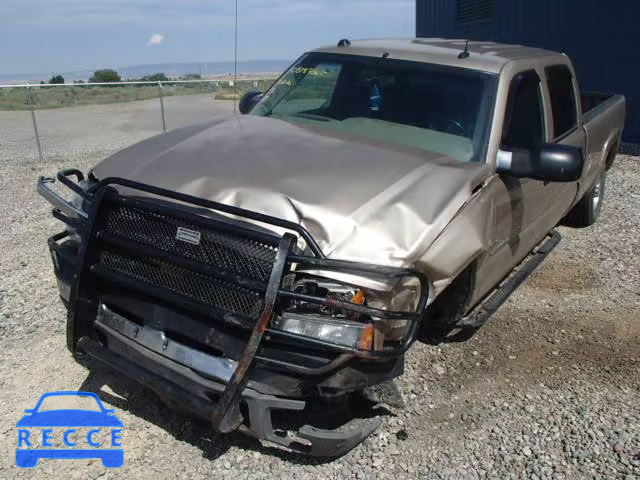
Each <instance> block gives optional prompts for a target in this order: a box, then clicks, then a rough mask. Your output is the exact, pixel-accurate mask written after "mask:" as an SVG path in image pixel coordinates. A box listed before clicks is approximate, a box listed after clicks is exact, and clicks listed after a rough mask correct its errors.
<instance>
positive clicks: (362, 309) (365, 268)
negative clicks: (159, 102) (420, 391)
mask: <svg viewBox="0 0 640 480" xmlns="http://www.w3.org/2000/svg"><path fill="white" fill-rule="evenodd" d="M70 177H75V178H76V179H77V180H78V181H81V180H83V179H84V176H83V174H82V172H80V171H79V170H76V169H68V170H62V171H60V172H59V173H58V175H57V180H58V181H59V182H60V183H62V184H63V185H65V186H66V187H68V188H69V189H71V190H72V191H73V192H74V193H75V194H77V195H79V196H81V197H82V198H83V199H85V200H87V201H88V202H90V208H89V212H88V213H89V215H88V217H87V216H74V215H73V213H75V212H74V210H71V209H69V208H68V202H66V203H65V205H67V207H65V206H63V205H60V202H61V201H62V198H61V197H60V196H59V195H58V198H59V199H60V200H59V201H53V200H52V199H51V197H52V195H51V193H50V192H52V191H53V190H52V189H51V185H52V184H53V183H54V180H53V179H51V178H41V179H40V181H39V182H38V191H39V192H40V193H41V194H42V195H43V196H44V197H45V198H47V200H49V201H50V202H51V203H52V204H54V206H55V207H56V208H54V211H53V215H54V217H56V218H57V219H59V220H61V221H63V222H64V223H67V224H69V225H70V226H72V227H73V228H74V229H82V230H84V231H88V232H89V233H91V232H93V229H94V222H95V220H96V217H97V215H96V214H97V211H98V209H99V207H100V204H101V202H102V200H103V198H104V197H105V195H109V196H110V197H111V198H115V199H116V200H117V201H120V202H126V203H128V204H131V205H134V206H141V207H143V208H150V209H151V208H153V209H158V210H160V211H167V210H170V207H167V206H166V205H164V206H163V205H161V204H158V203H156V202H153V201H149V200H143V199H139V198H133V197H130V196H123V195H120V194H119V193H118V192H117V191H116V190H115V189H113V188H109V187H112V186H116V185H119V186H122V187H126V188H127V189H132V190H137V191H141V192H146V193H148V194H152V195H154V196H156V197H160V199H171V200H174V201H178V202H180V204H186V206H191V207H193V206H197V207H202V208H206V209H208V210H213V211H215V212H221V213H225V214H228V215H233V216H235V217H239V218H243V219H248V220H252V221H253V222H258V223H261V224H264V225H271V226H275V227H279V228H282V229H285V230H288V231H290V232H293V233H296V234H298V235H299V236H300V237H301V238H302V239H303V240H304V242H305V244H306V245H307V247H308V250H309V252H310V254H305V253H301V252H299V251H297V249H296V248H295V244H296V241H295V240H297V239H296V238H295V237H294V239H293V243H292V245H291V247H290V248H289V249H288V251H287V255H286V259H285V266H284V267H283V273H282V275H280V276H279V277H278V278H276V279H274V278H271V279H270V281H269V282H268V284H260V283H259V282H255V281H252V280H251V279H243V278H239V277H234V278H233V279H231V278H227V280H229V281H233V282H234V283H236V284H237V285H240V286H242V285H245V286H250V287H253V288H256V289H259V290H262V291H264V292H265V293H266V292H267V291H268V289H269V288H272V289H276V292H277V294H276V298H275V300H274V305H275V304H277V301H278V299H280V298H289V299H293V300H301V301H304V302H308V303H314V304H317V305H324V306H330V307H333V308H339V309H343V310H347V311H351V312H355V313H358V314H362V315H369V316H371V317H373V318H376V319H381V320H400V319H405V320H409V321H410V322H411V326H410V328H409V331H408V333H407V335H406V336H405V339H404V341H403V342H402V343H401V344H399V345H396V346H394V347H393V348H388V349H385V350H383V351H377V352H370V351H363V350H357V349H353V348H350V347H346V346H340V345H336V344H333V343H330V342H325V341H322V340H317V339H312V338H309V337H304V336H301V335H298V334H294V333H289V332H284V331H279V330H275V329H270V328H267V329H266V333H268V335H269V336H270V337H272V338H274V339H283V340H287V339H288V340H295V341H296V342H297V343H299V344H300V343H301V344H305V343H306V344H308V345H309V346H315V347H325V348H328V349H331V350H335V351H338V352H341V353H349V354H352V355H354V356H357V357H360V358H368V359H376V358H385V357H393V356H398V355H400V354H402V353H404V352H405V351H406V350H407V349H408V348H409V347H410V345H411V344H412V343H413V341H414V340H415V336H416V333H417V329H418V327H419V322H420V320H421V319H422V317H423V314H424V311H425V309H426V304H427V296H428V281H427V278H426V276H425V275H424V274H423V273H422V272H420V271H418V270H415V269H411V268H398V267H388V266H382V265H370V264H365V263H359V262H351V261H345V260H333V259H328V258H326V257H325V255H324V254H323V252H322V250H321V249H320V247H319V245H318V243H317V242H316V241H315V239H314V238H313V237H312V236H311V234H310V233H309V231H308V230H306V229H305V228H304V227H303V226H301V225H299V224H297V223H294V222H290V221H287V220H283V219H281V218H277V217H273V216H270V215H265V214H262V213H258V212H253V211H249V210H245V209H242V208H239V207H234V206H230V205H225V204H222V203H218V202H214V201H211V200H206V199H202V198H198V197H193V196H190V195H186V194H183V193H179V192H173V191H170V190H166V189H163V188H160V187H155V186H152V185H146V184H143V183H139V182H135V181H132V180H127V179H123V178H117V177H109V178H105V179H103V180H101V181H99V182H97V183H95V184H93V185H92V186H91V187H90V188H89V189H88V190H86V191H85V190H83V189H82V187H80V185H78V183H77V182H75V181H73V180H72V179H71V178H70ZM56 195H57V194H56ZM174 205H175V204H174ZM176 206H177V205H176ZM74 208H75V207H74ZM69 212H71V215H70V214H69ZM171 214H172V215H175V216H177V217H182V218H185V219H189V220H191V221H195V222H199V223H203V224H207V223H210V224H214V225H215V226H216V228H225V229H227V230H229V231H231V232H237V233H239V234H242V235H250V236H252V237H262V238H267V237H270V241H272V242H273V241H274V238H275V239H276V242H278V241H279V239H280V237H278V236H269V235H267V234H265V233H261V232H259V231H257V230H256V229H255V228H254V226H253V225H252V224H249V223H247V224H246V226H244V225H242V222H237V223H236V222H234V223H224V224H223V223H222V222H220V221H217V220H215V219H211V218H206V217H203V216H200V215H195V214H193V213H189V212H187V211H184V210H179V209H175V210H171ZM98 237H100V238H98V239H97V240H99V241H101V242H105V243H110V244H112V245H114V246H116V247H119V248H134V247H135V249H136V251H137V252H139V253H141V254H144V255H149V256H158V257H160V258H164V259H166V260H168V261H173V262H176V263H178V264H179V265H181V266H183V267H185V268H189V269H193V270H194V271H201V272H202V273H205V274H213V273H215V274H217V275H218V276H220V275H223V276H224V272H213V271H212V269H211V268H210V267H208V266H206V265H203V264H201V263H198V262H195V261H193V260H189V259H184V258H180V259H178V258H176V257H175V256H172V255H171V254H168V253H166V252H163V251H160V250H159V249H155V248H153V247H149V246H145V245H135V246H134V245H131V244H130V243H129V244H127V242H126V241H123V240H121V239H116V238H110V237H109V235H106V234H104V233H101V234H100V235H98ZM283 238H284V237H283ZM279 249H281V245H280V246H279ZM292 265H296V266H298V267H305V268H309V267H311V268H313V269H316V270H322V271H326V272H337V273H343V274H350V275H356V276H363V277H369V278H374V279H386V280H389V279H402V278H411V277H412V278H415V279H417V280H418V281H419V283H420V298H419V301H418V302H417V307H416V309H415V311H392V310H383V309H378V308H374V307H369V306H365V305H359V304H355V303H351V302H344V301H338V300H336V299H334V298H330V297H329V298H326V297H318V296H312V295H306V294H302V293H297V292H292V291H289V290H284V289H282V288H281V284H282V279H283V277H284V275H286V274H287V273H289V272H290V271H291V270H289V269H288V268H290V267H291V266H292ZM95 270H96V273H99V274H104V272H100V271H99V269H95ZM105 275H106V274H105ZM114 279H115V276H114ZM119 280H120V281H123V280H124V279H122V278H120V279H119ZM243 282H246V283H244V284H243ZM274 282H275V284H274ZM164 294H165V293H164V292H163V295H164ZM169 297H171V294H169ZM181 300H182V299H181ZM187 304H189V302H188V301H187ZM201 311H202V310H201ZM231 318H232V320H234V321H235V323H236V324H237V326H240V327H242V328H245V329H251V328H253V322H249V321H248V319H246V318H245V319H240V318H235V319H234V318H233V317H231ZM267 361H269V360H267Z"/></svg>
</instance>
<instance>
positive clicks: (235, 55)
mask: <svg viewBox="0 0 640 480" xmlns="http://www.w3.org/2000/svg"><path fill="white" fill-rule="evenodd" d="M235 21H236V26H235V33H234V35H235V38H234V42H233V114H234V115H235V114H236V112H237V110H238V0H236V14H235Z"/></svg>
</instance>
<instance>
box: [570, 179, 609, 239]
mask: <svg viewBox="0 0 640 480" xmlns="http://www.w3.org/2000/svg"><path fill="white" fill-rule="evenodd" d="M606 179H607V173H606V172H605V171H604V170H603V171H602V172H600V175H598V177H597V178H596V181H595V183H594V184H593V186H592V187H591V188H590V189H589V191H588V192H587V193H585V194H584V197H582V199H580V201H579V202H578V203H577V204H576V205H575V206H574V207H573V208H572V209H571V211H570V212H569V213H568V214H567V216H566V217H565V219H564V223H565V224H566V225H568V226H570V227H576V228H584V227H588V226H590V225H593V224H594V223H595V221H596V220H597V219H598V217H599V216H600V210H601V209H602V204H603V202H604V193H605V185H606Z"/></svg>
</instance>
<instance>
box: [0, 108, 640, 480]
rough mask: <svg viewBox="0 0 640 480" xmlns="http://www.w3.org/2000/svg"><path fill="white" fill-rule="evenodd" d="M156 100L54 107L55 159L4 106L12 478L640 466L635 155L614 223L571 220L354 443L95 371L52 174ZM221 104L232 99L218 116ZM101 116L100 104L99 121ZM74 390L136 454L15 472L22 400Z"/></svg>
mask: <svg viewBox="0 0 640 480" xmlns="http://www.w3.org/2000/svg"><path fill="white" fill-rule="evenodd" d="M170 100H176V99H170ZM153 107H154V105H151V104H149V103H148V102H140V104H127V105H126V106H123V105H120V106H109V107H81V108H75V109H69V111H65V112H63V111H50V112H43V113H42V116H43V117H44V116H45V115H44V114H45V113H46V114H47V115H50V117H49V118H48V122H49V123H48V125H49V126H50V127H49V131H48V133H47V135H48V142H47V148H48V149H49V152H50V153H51V155H50V160H49V161H48V162H47V163H46V164H44V165H43V164H39V163H36V162H34V161H32V160H30V159H32V158H33V150H32V148H33V147H32V145H31V144H26V145H25V143H24V141H22V142H21V141H19V134H20V132H19V131H18V130H17V129H16V127H14V126H13V125H14V122H13V120H12V118H11V115H13V114H5V113H2V114H0V135H2V137H0V191H1V192H2V201H1V202H0V218H1V220H0V222H1V223H0V224H1V225H2V230H3V233H4V234H3V235H2V236H0V251H1V252H2V253H1V254H0V255H1V256H0V278H2V282H1V283H0V351H2V352H3V356H2V362H1V363H0V368H1V369H2V380H0V381H1V382H2V384H1V387H2V388H1V389H0V402H1V403H2V405H3V407H4V408H3V409H2V413H0V416H1V417H2V421H1V422H0V426H1V427H2V432H1V433H2V437H1V441H0V445H1V447H2V448H1V452H2V453H1V454H0V477H2V478H7V477H19V478H31V477H44V476H50V475H51V474H55V475H56V476H57V477H62V476H65V477H69V478H97V477H104V478H115V477H123V476H124V477H143V478H155V479H159V478H176V477H187V478H216V476H221V477H223V478H245V477H248V478H256V479H257V478H265V479H267V478H273V477H276V478H290V477H293V476H295V477H296V478H298V479H304V478H315V477H321V478H395V479H397V478H416V477H421V478H429V479H431V478H465V479H467V478H468V479H476V478H498V479H506V478H531V479H535V478H569V479H573V478H602V479H609V478H625V479H627V478H628V479H631V478H640V393H639V392H640V374H639V368H640V260H639V259H638V254H639V253H640V239H639V238H640V235H639V234H640V163H639V162H640V158H638V157H628V156H623V155H619V156H618V159H617V161H616V163H615V167H614V169H613V170H612V171H611V172H610V176H609V181H608V191H607V200H606V203H605V206H604V209H603V212H602V217H601V220H600V222H599V223H598V224H597V225H595V226H594V227H592V228H590V229H586V230H571V229H566V228H561V229H560V232H561V234H562V235H563V237H564V239H563V241H562V242H561V244H560V246H559V247H558V248H557V249H556V251H555V252H554V253H553V254H552V256H551V257H550V258H549V259H548V260H547V262H545V264H543V266H542V267H541V269H540V270H539V271H538V272H537V273H536V274H535V275H534V276H533V277H532V278H531V279H529V281H527V282H526V284H525V285H524V286H523V287H522V288H521V289H520V290H519V291H518V292H517V293H516V294H515V295H514V296H513V297H512V298H511V299H510V300H509V302H508V303H507V304H506V305H505V306H504V307H503V308H502V309H501V310H500V312H499V313H498V314H497V315H496V316H495V317H494V318H493V319H492V321H491V322H490V323H489V324H488V325H486V326H485V328H483V329H482V330H481V331H480V332H479V333H478V334H477V335H476V336H475V337H474V338H473V339H471V340H470V341H468V342H466V343H458V344H447V345H442V346H440V347H433V346H426V345H422V344H416V345H415V346H414V347H413V348H412V350H411V351H410V353H409V355H408V362H407V369H406V373H405V375H404V376H403V377H402V378H401V379H400V380H399V382H398V383H399V386H400V388H401V390H402V392H403V395H404V396H405V399H406V400H407V403H408V405H409V406H408V407H407V408H406V409H405V410H402V411H397V412H394V414H393V415H390V416H389V417H388V418H387V420H386V422H385V424H384V427H383V428H382V429H380V430H379V431H378V432H377V433H376V434H375V435H373V436H372V437H370V438H369V439H367V440H366V441H365V443H364V444H363V445H361V446H360V447H358V448H356V449H355V450H354V451H352V452H351V453H350V454H348V455H346V456H345V457H343V458H341V459H338V460H334V461H332V462H322V461H318V460H314V459H309V458H305V457H301V456H297V455H291V454H287V453H282V452H279V451H277V450H274V449H271V448H268V447H265V446H262V445H260V444H259V443H258V442H256V441H254V440H251V439H248V438H245V437H243V436H241V435H239V434H233V435H229V436H214V435H213V434H211V433H210V431H209V428H208V425H206V424H204V423H199V422H197V421H194V420H192V419H190V418H188V417H185V416H182V415H179V414H176V413H174V412H172V411H170V410H169V409H168V408H167V407H165V406H164V404H162V403H161V402H160V401H159V400H158V399H156V398H155V396H154V395H153V394H151V393H149V392H148V391H146V390H144V389H143V388H141V387H139V386H137V385H136V384H135V383H133V382H130V381H127V380H126V379H124V378H122V377H120V376H117V375H114V374H113V373H112V372H110V371H108V370H106V369H100V368H98V369H97V370H96V371H95V372H93V373H91V374H89V372H88V371H87V370H86V369H85V368H83V367H81V366H80V365H78V364H76V363H74V361H73V360H72V359H71V357H70V356H69V354H68V353H67V350H66V347H65V340H64V329H65V312H64V309H63V307H62V306H61V304H60V303H59V302H58V301H57V290H56V287H55V284H54V278H53V273H52V271H51V267H50V259H49V256H48V252H47V249H46V238H47V237H48V236H49V235H51V234H53V233H55V232H57V231H58V230H59V229H60V227H59V225H58V222H56V221H55V220H53V219H52V218H51V217H50V216H49V211H50V208H49V207H48V205H47V204H45V202H44V201H43V200H42V199H40V198H39V197H38V196H37V195H36V193H35V189H34V186H35V181H36V179H37V177H38V176H39V175H42V174H52V173H54V172H55V171H57V170H58V169H59V168H62V167H65V166H81V167H88V166H90V165H91V164H93V163H95V162H96V161H97V160H99V158H100V157H101V156H102V155H103V154H105V153H107V152H110V151H113V150H114V149H115V148H119V147H120V146H124V145H126V144H128V143H131V142H132V141H134V140H136V139H139V138H144V137H145V136H148V135H149V134H151V133H152V132H153V130H154V128H155V127H150V126H146V127H145V126H144V122H141V124H140V126H141V127H142V128H135V129H132V128H130V127H127V125H133V124H131V123H126V122H124V123H123V122H122V121H120V120H118V118H119V117H117V115H118V114H119V113H122V112H123V111H125V112H128V114H127V115H129V117H127V118H129V119H130V118H134V117H135V115H143V113H144V112H145V109H149V108H153ZM218 107H219V108H228V107H229V105H228V104H219V102H216V104H215V105H214V106H213V108H211V106H207V110H204V112H206V114H208V113H209V112H210V111H212V110H215V109H216V108H218ZM110 108H111V109H113V110H112V111H109V109H110ZM194 108H195V107H194ZM197 108H200V107H197ZM209 109H211V110H209ZM105 110H106V113H105ZM185 111H186V110H185ZM198 112H199V113H198V115H200V114H202V113H203V110H202V109H200V110H198ZM55 114H58V115H59V116H60V115H62V116H63V117H62V118H63V120H62V119H61V117H55ZM65 115H66V116H65ZM87 116H88V117H91V118H92V119H94V120H95V117H96V116H99V118H100V119H101V120H99V126H100V128H99V131H97V132H95V130H94V128H95V126H96V125H97V124H96V123H95V121H86V120H87ZM196 116H197V115H196V114H194V115H193V117H196ZM185 118H191V117H190V115H188V114H187V115H186V116H185ZM128 121H129V120H127V122H128ZM151 121H152V120H150V121H149V122H151ZM74 122H75V123H74ZM134 123H135V125H136V126H138V123H137V122H134ZM7 132H8V133H7ZM9 134H10V135H9ZM22 134H24V132H22ZM9 137H10V138H11V139H12V140H11V141H10V142H9V141H8V140H7V139H8V138H9ZM66 147H69V148H66ZM74 389H85V390H86V389H88V390H93V391H95V392H98V393H99V395H100V396H101V398H102V399H103V401H104V402H105V403H107V404H109V405H111V406H112V407H113V408H115V409H116V414H117V416H118V417H119V418H120V419H121V420H122V421H123V423H124V425H125V427H124V429H123V446H124V449H125V464H124V466H123V467H122V468H121V469H120V470H115V471H114V470H107V469H105V468H103V467H102V465H101V464H100V462H99V461H98V460H91V461H81V460H73V461H64V462H63V461H59V460H57V461H56V460H42V461H40V463H39V464H38V466H37V467H36V468H35V469H34V470H20V469H18V468H16V467H15V465H14V464H13V456H14V454H13V450H14V449H15V446H16V435H17V433H16V428H15V422H16V421H17V420H18V419H19V418H20V417H21V415H22V410H23V409H24V408H31V407H32V406H33V404H34V402H35V400H36V399H37V398H38V397H39V396H40V394H41V393H43V392H46V391H51V390H74Z"/></svg>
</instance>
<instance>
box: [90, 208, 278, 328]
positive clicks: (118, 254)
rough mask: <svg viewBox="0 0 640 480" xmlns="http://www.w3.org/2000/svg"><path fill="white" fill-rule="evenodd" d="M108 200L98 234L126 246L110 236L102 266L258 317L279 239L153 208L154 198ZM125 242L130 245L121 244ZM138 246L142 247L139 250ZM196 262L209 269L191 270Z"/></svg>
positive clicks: (211, 304)
mask: <svg viewBox="0 0 640 480" xmlns="http://www.w3.org/2000/svg"><path fill="white" fill-rule="evenodd" d="M119 198H121V197H119ZM105 203H107V204H108V205H107V206H106V207H104V208H105V209H103V210H102V211H103V212H104V213H103V221H102V222H101V227H99V228H98V230H99V231H98V238H100V237H101V233H103V234H106V235H102V238H106V239H109V238H111V239H115V240H116V241H120V242H121V244H120V245H115V244H111V243H110V241H109V240H106V245H104V246H103V247H102V249H101V251H100V252H99V253H98V255H97V260H98V268H99V270H102V271H107V272H114V273H116V274H119V275H120V276H125V277H127V278H129V279H131V280H134V281H135V282H141V283H142V284H144V285H147V286H149V287H153V288H155V289H158V288H160V289H164V290H167V291H169V292H171V293H172V294H174V295H179V296H182V297H185V298H186V299H188V300H191V301H194V302H197V303H199V304H203V305H205V306H207V307H214V308H215V309H217V310H221V311H222V313H223V314H225V313H232V314H236V315H241V316H243V317H245V318H250V319H256V318H258V316H259V315H260V313H261V311H262V309H263V307H264V289H262V288H252V287H253V286H256V285H258V286H260V285H263V286H264V288H266V285H267V283H268V281H269V277H270V275H271V270H272V268H273V263H274V261H275V256H276V251H277V245H278V238H277V237H275V236H274V237H271V236H270V235H263V234H259V233H257V232H253V231H252V230H249V229H246V228H241V227H236V226H235V225H233V226H231V225H228V224H226V223H223V222H220V221H217V220H208V219H202V218H201V217H196V216H194V215H191V214H187V213H183V212H182V211H180V212H178V211H177V210H176V211H175V212H172V210H171V209H169V208H167V207H164V206H162V207H160V206H156V205H155V204H154V206H153V208H149V209H147V208H146V207H145V205H146V204H147V203H149V202H137V203H136V205H130V204H128V202H126V201H123V200H120V201H118V200H116V201H112V202H105ZM179 229H187V230H188V231H190V232H191V233H192V235H193V239H192V241H190V239H189V238H187V239H186V241H185V240H184V239H182V240H181V239H178V238H177V237H178V236H179V235H177V232H178V230H179ZM113 241H114V240H111V242H113ZM122 242H124V243H122ZM122 245H125V246H127V248H124V249H123V248H121V247H122ZM136 247H138V248H140V250H139V251H136ZM149 252H156V254H155V255H153V254H149ZM163 253H165V254H166V255H163ZM180 259H185V260H186V261H187V262H181V261H180ZM193 262H197V264H198V265H202V266H204V267H205V268H204V271H203V269H198V270H199V271H195V270H193V269H191V268H189V266H188V265H189V263H191V264H192V265H193ZM207 272H208V273H207ZM247 284H250V285H251V287H248V286H247Z"/></svg>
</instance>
